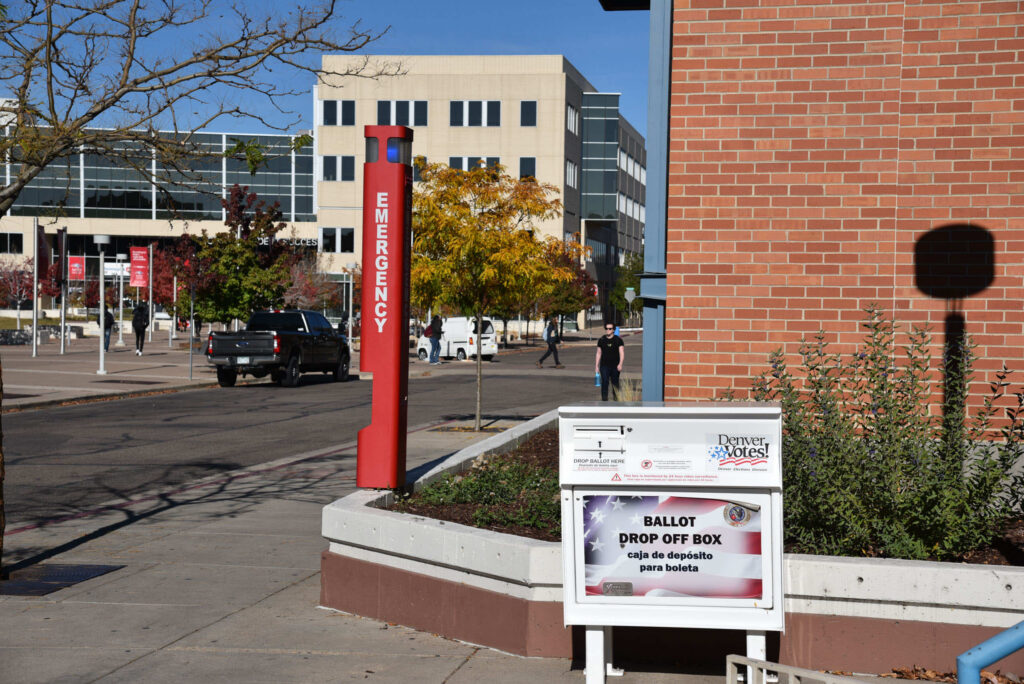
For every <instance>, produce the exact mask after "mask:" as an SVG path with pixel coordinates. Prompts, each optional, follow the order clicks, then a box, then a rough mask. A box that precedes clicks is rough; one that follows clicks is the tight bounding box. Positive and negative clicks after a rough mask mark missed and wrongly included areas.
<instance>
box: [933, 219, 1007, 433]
mask: <svg viewBox="0 0 1024 684" xmlns="http://www.w3.org/2000/svg"><path fill="white" fill-rule="evenodd" d="M995 261H996V259H995V240H994V239H993V238H992V234H991V233H990V232H989V231H987V230H986V229H984V228H982V227H980V226H975V225H971V224H967V223H957V224H951V225H946V226H940V227H939V228H933V229H932V230H930V231H928V232H927V233H925V234H924V235H922V236H921V237H920V238H919V239H918V241H917V244H916V245H915V246H914V284H915V285H916V286H917V289H919V290H920V291H921V292H923V293H925V294H926V295H928V296H930V297H935V298H936V299H944V300H945V301H946V319H945V344H944V347H943V360H944V362H945V367H946V374H945V376H946V377H945V378H944V380H943V383H944V384H943V393H944V402H945V406H944V412H945V413H947V414H948V413H949V408H950V407H949V406H948V402H949V401H950V399H951V398H952V397H951V391H950V390H951V388H950V384H949V382H950V378H953V377H959V374H960V371H961V370H962V363H963V352H964V340H965V337H966V334H967V325H966V318H965V317H964V314H963V311H962V301H961V300H963V299H966V298H967V297H970V296H972V295H975V294H978V293H979V292H982V291H983V290H985V289H986V288H987V287H988V286H989V285H991V284H992V281H993V280H994V279H995ZM960 408H961V409H962V408H963V407H960Z"/></svg>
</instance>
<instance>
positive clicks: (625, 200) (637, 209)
mask: <svg viewBox="0 0 1024 684" xmlns="http://www.w3.org/2000/svg"><path fill="white" fill-rule="evenodd" d="M619 211H620V212H622V213H623V214H625V215H626V216H629V217H630V218H634V219H636V220H637V221H639V222H640V223H647V207H646V206H645V205H643V204H640V203H639V202H637V201H636V200H634V199H633V198H632V197H629V196H627V195H623V194H622V193H621V192H620V193H619Z"/></svg>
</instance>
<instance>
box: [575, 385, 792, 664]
mask: <svg viewBox="0 0 1024 684" xmlns="http://www.w3.org/2000/svg"><path fill="white" fill-rule="evenodd" d="M559 438H560V459H559V461H560V464H559V480H560V485H561V498H562V563H563V586H564V598H563V600H564V618H565V623H566V624H567V625H585V626H586V631H587V636H586V647H587V677H586V679H587V682H588V684H594V683H599V682H604V681H605V674H606V673H607V672H609V671H611V627H612V626H618V625H622V626H651V627H689V628H704V629H707V628H711V629H741V630H746V631H747V634H748V640H747V641H748V655H751V656H752V657H759V658H763V657H764V653H763V651H764V642H765V637H764V634H765V631H768V630H781V629H782V627H783V621H784V613H783V589H782V463H781V441H782V418H781V409H780V408H779V407H778V406H776V405H771V404H753V403H721V402H719V403H693V404H675V405H671V404H660V403H659V404H653V403H652V404H643V405H631V406H625V405H615V404H612V405H609V404H606V403H602V404H595V405H581V406H563V407H561V408H560V409H559Z"/></svg>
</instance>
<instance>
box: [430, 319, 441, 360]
mask: <svg viewBox="0 0 1024 684" xmlns="http://www.w3.org/2000/svg"><path fill="white" fill-rule="evenodd" d="M427 327H429V328H430V363H431V365H433V366H436V365H438V364H439V363H441V333H442V332H443V330H442V325H441V317H440V316H434V317H433V318H431V319H430V325H429V326H427Z"/></svg>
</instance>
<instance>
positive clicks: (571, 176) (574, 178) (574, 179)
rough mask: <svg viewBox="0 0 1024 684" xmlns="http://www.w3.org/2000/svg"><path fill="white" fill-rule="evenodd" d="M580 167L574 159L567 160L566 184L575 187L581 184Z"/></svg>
mask: <svg viewBox="0 0 1024 684" xmlns="http://www.w3.org/2000/svg"><path fill="white" fill-rule="evenodd" d="M579 177H580V167H579V165H577V164H576V162H574V161H570V160H568V159H566V160H565V184H566V185H567V186H569V187H570V188H575V187H577V185H578V184H579Z"/></svg>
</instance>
